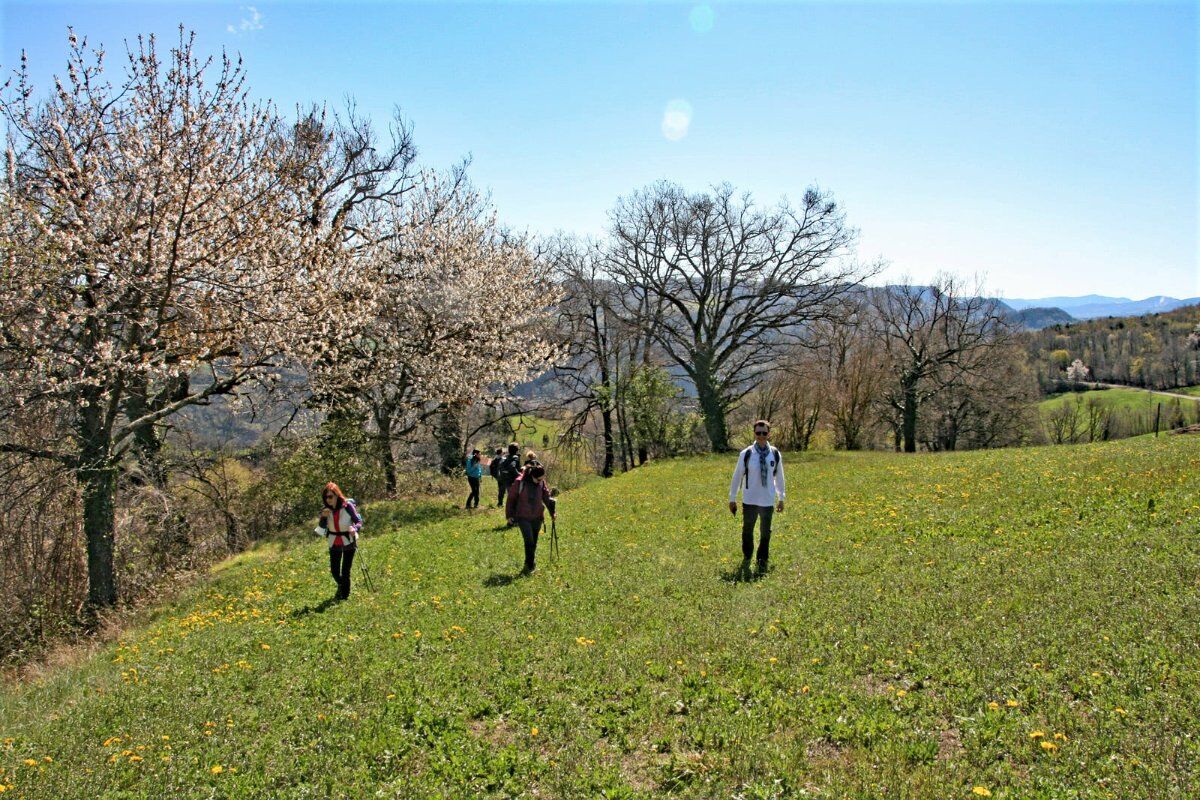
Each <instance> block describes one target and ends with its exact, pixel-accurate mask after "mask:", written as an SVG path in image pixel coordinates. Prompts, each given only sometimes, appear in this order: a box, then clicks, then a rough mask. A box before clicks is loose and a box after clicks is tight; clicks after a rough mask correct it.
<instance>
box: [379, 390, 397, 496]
mask: <svg viewBox="0 0 1200 800" xmlns="http://www.w3.org/2000/svg"><path fill="white" fill-rule="evenodd" d="M375 427H376V428H378V429H379V430H378V432H377V433H376V439H375V441H376V442H377V444H378V447H379V463H380V464H382V465H383V481H384V488H385V489H386V490H387V494H388V497H395V495H396V456H395V455H394V454H393V453H392V412H391V409H389V408H386V407H384V406H376V408H375Z"/></svg>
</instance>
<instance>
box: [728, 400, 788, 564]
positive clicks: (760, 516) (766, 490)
mask: <svg viewBox="0 0 1200 800" xmlns="http://www.w3.org/2000/svg"><path fill="white" fill-rule="evenodd" d="M770 437H771V423H769V422H767V421H766V420H765V419H760V420H759V421H758V422H755V423H754V444H752V445H750V446H749V447H747V448H746V449H745V450H743V451H742V452H741V453H739V454H738V460H737V465H736V466H734V468H733V480H732V481H730V483H729V513H730V514H735V515H736V514H737V493H738V489H739V488H740V489H741V490H742V573H743V574H745V573H746V572H748V571H749V569H750V557H751V556H753V555H754V554H755V553H754V523H755V521H756V520H757V521H759V539H758V558H757V568H758V574H759V575H763V574H765V573H766V571H767V559H768V558H769V557H770V554H771V518H772V517H773V516H774V513H775V512H776V511H778V512H780V513H783V497H784V494H785V491H786V488H787V484H786V482H785V481H784V478H783V456H782V455H780V453H779V451H778V450H776V449H775V448H774V447H773V446H772V445H771V443H770Z"/></svg>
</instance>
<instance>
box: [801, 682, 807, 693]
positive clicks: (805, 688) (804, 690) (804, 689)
mask: <svg viewBox="0 0 1200 800" xmlns="http://www.w3.org/2000/svg"><path fill="white" fill-rule="evenodd" d="M808 691H809V689H808V684H807V683H806V684H804V685H803V686H801V687H800V694H808Z"/></svg>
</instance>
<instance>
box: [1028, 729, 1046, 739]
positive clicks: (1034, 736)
mask: <svg viewBox="0 0 1200 800" xmlns="http://www.w3.org/2000/svg"><path fill="white" fill-rule="evenodd" d="M1045 735H1046V734H1044V733H1042V732H1041V731H1030V732H1029V738H1030V739H1041V738H1042V737H1043V736H1045Z"/></svg>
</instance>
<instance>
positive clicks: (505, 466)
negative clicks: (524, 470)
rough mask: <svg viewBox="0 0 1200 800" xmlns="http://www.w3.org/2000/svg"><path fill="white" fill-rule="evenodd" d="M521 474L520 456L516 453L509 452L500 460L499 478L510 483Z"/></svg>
mask: <svg viewBox="0 0 1200 800" xmlns="http://www.w3.org/2000/svg"><path fill="white" fill-rule="evenodd" d="M520 474H521V457H520V456H519V455H517V454H516V453H510V454H508V455H507V456H505V457H504V460H503V461H501V462H500V480H502V481H504V482H505V483H512V482H513V481H515V480H516V479H517V476H518V475H520Z"/></svg>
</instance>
